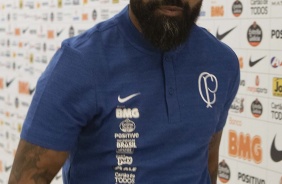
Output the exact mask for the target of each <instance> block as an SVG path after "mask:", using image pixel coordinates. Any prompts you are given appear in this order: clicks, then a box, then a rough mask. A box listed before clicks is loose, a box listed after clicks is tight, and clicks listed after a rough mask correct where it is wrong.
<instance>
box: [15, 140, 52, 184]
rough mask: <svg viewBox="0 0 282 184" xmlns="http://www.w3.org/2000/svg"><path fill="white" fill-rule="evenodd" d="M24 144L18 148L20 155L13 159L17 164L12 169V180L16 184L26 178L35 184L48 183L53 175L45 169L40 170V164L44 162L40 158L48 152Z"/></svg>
mask: <svg viewBox="0 0 282 184" xmlns="http://www.w3.org/2000/svg"><path fill="white" fill-rule="evenodd" d="M24 144H25V145H24V146H20V147H19V149H20V150H19V152H20V154H19V155H18V156H16V157H15V163H17V164H15V165H13V168H12V173H11V174H12V177H13V180H14V181H16V182H17V183H18V182H19V181H20V180H21V179H23V178H28V179H29V180H33V181H34V183H35V184H37V183H40V184H41V183H42V184H45V183H48V182H49V183H50V182H51V181H52V179H53V174H52V173H50V172H48V170H47V169H45V168H40V162H44V161H42V159H40V157H41V156H43V155H44V154H46V153H47V152H48V150H46V149H44V148H41V147H39V146H36V145H32V144H30V143H27V142H26V143H24ZM45 162H46V161H45ZM41 164H42V163H41Z"/></svg>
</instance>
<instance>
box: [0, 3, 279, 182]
mask: <svg viewBox="0 0 282 184" xmlns="http://www.w3.org/2000/svg"><path fill="white" fill-rule="evenodd" d="M127 4H128V0H8V1H7V0H0V184H4V183H7V180H8V176H9V173H10V171H11V165H12V161H13V158H14V154H15V151H16V147H17V144H18V141H19V135H20V132H21V128H22V123H23V121H24V118H25V115H26V112H27V109H28V107H29V104H30V101H31V98H32V95H33V93H34V90H35V85H36V81H37V79H38V77H39V76H40V74H41V73H42V72H43V70H44V69H45V67H46V66H47V64H48V63H49V61H50V59H51V57H52V56H53V54H54V52H55V51H56V50H57V49H58V48H59V47H60V44H61V42H62V41H63V40H64V39H65V38H68V37H72V36H74V35H78V34H80V33H82V32H83V31H85V30H86V29H88V28H90V27H92V26H93V25H95V24H97V23H98V22H100V21H103V20H106V19H108V18H110V17H112V16H113V15H115V14H116V13H117V12H119V11H120V10H121V9H122V8H123V7H124V6H125V5H127ZM281 11H282V0H242V1H238V0H228V1H226V0H204V4H203V8H202V11H201V15H200V18H199V21H198V24H199V25H201V26H203V27H205V28H206V29H208V30H209V31H210V32H211V33H212V34H213V35H214V36H216V37H217V38H218V39H219V40H221V41H222V42H225V43H226V44H228V45H229V46H230V47H232V48H233V49H234V51H235V52H236V53H237V55H238V58H239V62H240V67H241V82H240V88H239V92H238V95H237V96H236V98H235V100H234V102H233V104H232V107H231V108H230V114H229V117H228V119H227V123H226V127H225V129H224V133H223V137H222V144H221V147H220V160H219V162H220V163H219V172H218V183H230V184H240V183H251V184H282V14H281ZM52 183H62V180H61V172H60V173H58V175H57V176H56V177H55V179H54V181H53V182H52Z"/></svg>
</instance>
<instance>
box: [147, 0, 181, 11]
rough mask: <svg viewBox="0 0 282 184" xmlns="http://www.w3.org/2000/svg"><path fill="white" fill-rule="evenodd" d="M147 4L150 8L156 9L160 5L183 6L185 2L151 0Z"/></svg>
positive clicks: (179, 0)
mask: <svg viewBox="0 0 282 184" xmlns="http://www.w3.org/2000/svg"><path fill="white" fill-rule="evenodd" d="M147 5H148V7H150V9H156V8H159V7H160V6H178V7H181V8H183V6H184V2H183V1H182V0H151V1H149V2H148V3H147Z"/></svg>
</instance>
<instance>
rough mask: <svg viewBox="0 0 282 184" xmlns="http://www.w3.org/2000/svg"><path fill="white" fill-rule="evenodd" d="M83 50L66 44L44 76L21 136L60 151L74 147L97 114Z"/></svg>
mask: <svg viewBox="0 0 282 184" xmlns="http://www.w3.org/2000/svg"><path fill="white" fill-rule="evenodd" d="M84 62H85V61H84V60H83V57H82V56H81V53H80V52H79V51H77V50H75V49H72V48H71V47H70V46H68V45H66V44H63V45H62V47H61V48H60V49H59V50H58V51H57V52H56V53H55V55H54V56H53V58H52V60H51V61H50V64H49V65H48V66H47V68H46V70H45V71H44V72H43V74H42V75H41V76H40V78H39V80H38V82H37V85H36V90H35V94H34V96H33V99H32V102H31V105H30V107H29V110H28V113H27V116H26V119H25V121H24V124H23V129H22V132H21V138H22V139H24V140H26V141H28V142H30V143H33V144H36V145H39V146H42V147H45V148H48V149H54V150H59V151H69V150H71V149H72V148H73V146H74V145H75V143H76V140H77V138H78V135H79V133H80V131H81V129H82V128H83V127H84V126H86V125H87V122H89V120H91V119H92V118H93V116H94V115H95V108H96V99H95V84H94V78H93V74H92V71H91V69H89V67H86V66H87V65H86V64H85V63H84Z"/></svg>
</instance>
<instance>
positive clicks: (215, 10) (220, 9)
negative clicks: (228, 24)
mask: <svg viewBox="0 0 282 184" xmlns="http://www.w3.org/2000/svg"><path fill="white" fill-rule="evenodd" d="M211 16H212V17H223V16H224V6H212V7H211Z"/></svg>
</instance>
